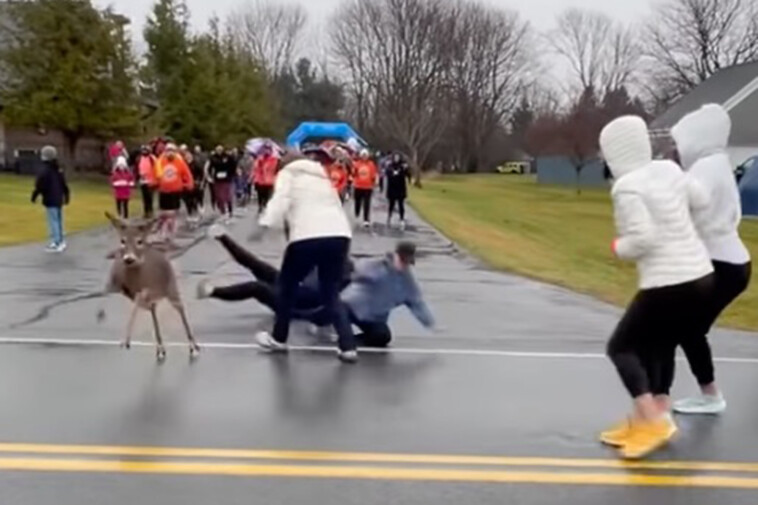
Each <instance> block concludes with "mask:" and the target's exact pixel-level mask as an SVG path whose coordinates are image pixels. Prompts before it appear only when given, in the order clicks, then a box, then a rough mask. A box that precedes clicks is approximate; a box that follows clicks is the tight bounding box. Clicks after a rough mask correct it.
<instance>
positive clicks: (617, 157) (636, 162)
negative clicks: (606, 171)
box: [600, 116, 653, 179]
mask: <svg viewBox="0 0 758 505" xmlns="http://www.w3.org/2000/svg"><path fill="white" fill-rule="evenodd" d="M600 149H601V150H602V151H603V157H604V158H605V161H606V163H608V168H610V170H611V172H612V173H613V176H614V177H615V178H616V179H619V178H620V177H622V176H624V175H626V174H628V173H629V172H632V171H634V170H637V169H638V168H642V167H644V166H646V165H647V164H649V163H650V162H651V161H653V147H652V145H651V144H650V137H649V135H648V131H647V124H645V121H644V120H643V119H642V118H641V117H639V116H623V117H620V118H618V119H615V120H613V121H611V122H610V123H609V124H608V125H607V126H606V127H605V128H603V131H602V132H601V133H600Z"/></svg>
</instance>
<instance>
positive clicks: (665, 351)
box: [600, 116, 713, 459]
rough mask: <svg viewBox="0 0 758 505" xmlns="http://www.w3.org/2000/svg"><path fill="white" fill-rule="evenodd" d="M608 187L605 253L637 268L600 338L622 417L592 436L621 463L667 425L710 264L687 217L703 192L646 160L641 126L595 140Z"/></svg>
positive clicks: (633, 122) (629, 119) (658, 441)
mask: <svg viewBox="0 0 758 505" xmlns="http://www.w3.org/2000/svg"><path fill="white" fill-rule="evenodd" d="M600 147H601V150H602V153H603V156H604V158H605V160H606V162H607V163H608V166H609V168H610V170H611V172H612V174H613V177H614V179H615V182H614V184H613V188H612V190H611V194H612V197H613V208H614V214H615V219H616V229H617V232H618V238H617V239H615V240H614V241H613V244H612V250H613V252H614V253H615V255H616V256H617V257H618V258H620V259H622V260H627V261H633V262H635V263H636V264H637V270H638V277H639V282H638V285H639V291H638V293H637V295H636V296H635V297H634V299H633V300H632V302H631V303H630V305H629V306H628V307H627V309H626V312H625V314H624V316H623V317H622V318H621V321H620V322H619V323H618V326H617V327H616V329H615V331H614V332H613V335H612V336H611V338H610V341H609V342H608V357H609V358H610V360H611V361H612V362H613V364H614V365H615V367H616V369H617V371H618V374H619V376H620V377H621V380H622V382H623V383H624V386H625V387H626V389H627V390H628V392H629V394H630V395H631V397H632V398H633V400H634V413H633V415H632V417H631V418H630V419H629V420H628V421H625V422H623V423H621V424H620V425H619V426H616V427H614V428H612V429H610V430H608V431H605V432H603V433H602V434H601V436H600V439H601V441H602V442H604V443H606V444H608V445H612V446H616V447H619V454H620V455H621V456H622V457H623V458H627V459H638V458H642V457H645V456H647V455H649V454H650V453H652V452H653V451H655V450H657V449H658V448H660V447H662V446H664V445H665V444H667V443H668V442H669V441H670V440H671V439H672V438H673V437H674V435H675V434H676V432H677V427H676V424H675V423H674V421H673V419H672V418H671V416H670V414H669V409H670V400H669V390H670V388H671V384H672V382H673V379H674V356H675V350H676V347H677V346H678V345H680V344H681V343H682V342H684V341H685V340H686V339H688V338H692V336H693V335H695V333H696V332H697V331H701V329H702V321H701V320H700V318H698V317H696V315H698V314H700V313H701V312H702V311H703V309H704V308H705V307H706V306H707V303H708V300H709V296H710V293H711V290H712V289H713V266H712V265H711V262H710V259H709V257H708V252H707V250H706V248H705V245H704V244H703V242H702V241H701V240H700V238H699V237H698V234H697V231H696V230H695V225H694V224H693V222H692V219H691V217H690V210H691V209H704V208H706V207H707V205H708V194H707V192H706V191H705V190H704V189H703V187H702V186H701V185H700V184H699V183H698V182H697V181H696V180H695V179H693V178H692V177H689V176H688V175H686V174H684V173H683V172H682V170H681V168H680V167H679V166H678V165H676V164H675V163H673V162H671V161H667V160H666V161H653V158H652V146H651V144H650V138H649V134H648V129H647V125H646V124H645V121H644V120H643V119H642V118H640V117H637V116H625V117H621V118H619V119H616V120H614V121H612V122H611V123H609V124H608V125H607V126H606V127H605V128H604V129H603V131H602V133H601V135H600Z"/></svg>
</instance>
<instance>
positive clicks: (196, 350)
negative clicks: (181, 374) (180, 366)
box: [190, 346, 200, 360]
mask: <svg viewBox="0 0 758 505" xmlns="http://www.w3.org/2000/svg"><path fill="white" fill-rule="evenodd" d="M199 357H200V347H199V346H194V347H190V359H191V360H194V359H197V358H199Z"/></svg>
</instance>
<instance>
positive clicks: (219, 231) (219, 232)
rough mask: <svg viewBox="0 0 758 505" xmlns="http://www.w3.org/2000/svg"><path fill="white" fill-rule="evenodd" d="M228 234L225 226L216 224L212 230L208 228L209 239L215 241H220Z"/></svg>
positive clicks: (212, 226)
mask: <svg viewBox="0 0 758 505" xmlns="http://www.w3.org/2000/svg"><path fill="white" fill-rule="evenodd" d="M227 234H228V232H227V230H226V228H224V226H223V225H220V224H214V225H211V227H210V228H208V237H210V238H212V239H214V240H218V239H220V238H221V237H223V236H224V235H227Z"/></svg>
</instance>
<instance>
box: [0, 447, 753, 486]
mask: <svg viewBox="0 0 758 505" xmlns="http://www.w3.org/2000/svg"><path fill="white" fill-rule="evenodd" d="M0 454H2V455H3V456H0V470H5V471H29V472H80V473H132V474H166V475H217V476H238V477H300V478H332V479H369V480H398V481H400V480H402V481H445V482H480V483H525V484H564V485H568V484H573V485H582V484H583V485H608V486H659V487H704V488H734V489H758V463H727V462H688V461H643V462H623V461H618V460H604V459H571V458H566V459H562V458H512V457H497V456H455V455H424V454H382V453H347V452H305V451H263V450H240V449H201V448H179V447H129V446H97V445H91V446H90V445H40V444H0ZM367 465H370V466H367ZM537 470H539V471H537ZM580 470H581V471H580ZM598 471H602V473H598Z"/></svg>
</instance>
